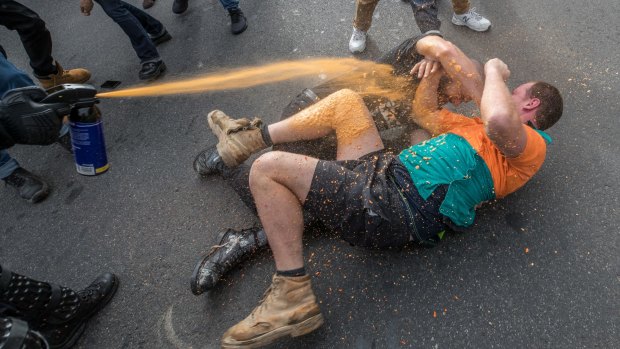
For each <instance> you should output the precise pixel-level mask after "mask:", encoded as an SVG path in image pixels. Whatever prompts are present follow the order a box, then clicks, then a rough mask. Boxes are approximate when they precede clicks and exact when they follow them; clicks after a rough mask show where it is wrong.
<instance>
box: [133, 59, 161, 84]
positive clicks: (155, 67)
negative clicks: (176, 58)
mask: <svg viewBox="0 0 620 349" xmlns="http://www.w3.org/2000/svg"><path fill="white" fill-rule="evenodd" d="M165 71H166V64H164V61H157V62H147V63H144V64H142V69H140V74H139V76H140V80H148V81H152V80H155V79H157V78H158V77H160V76H161V74H163V73H164V72H165Z"/></svg>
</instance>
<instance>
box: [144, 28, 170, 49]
mask: <svg viewBox="0 0 620 349" xmlns="http://www.w3.org/2000/svg"><path fill="white" fill-rule="evenodd" d="M149 37H150V38H151V41H152V42H153V44H154V45H155V46H159V44H163V43H164V42H166V41H169V40H170V39H172V35H170V33H168V31H167V30H166V28H164V29H163V30H162V31H161V32H160V33H159V34H154V35H151V34H149Z"/></svg>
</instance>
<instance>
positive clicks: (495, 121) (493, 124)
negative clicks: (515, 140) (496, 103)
mask: <svg viewBox="0 0 620 349" xmlns="http://www.w3.org/2000/svg"><path fill="white" fill-rule="evenodd" d="M510 121H511V115H510V114H509V113H494V114H491V115H488V116H487V117H486V118H484V127H485V129H486V133H487V134H488V135H489V137H490V138H491V139H496V138H497V137H498V136H499V135H505V134H506V133H507V132H509V131H510V129H511V128H512V124H513V123H512V122H510Z"/></svg>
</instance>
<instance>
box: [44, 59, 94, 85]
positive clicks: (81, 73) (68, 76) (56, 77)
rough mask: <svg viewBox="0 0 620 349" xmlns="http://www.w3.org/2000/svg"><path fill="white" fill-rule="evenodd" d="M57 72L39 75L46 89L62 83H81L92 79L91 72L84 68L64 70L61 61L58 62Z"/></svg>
mask: <svg viewBox="0 0 620 349" xmlns="http://www.w3.org/2000/svg"><path fill="white" fill-rule="evenodd" d="M56 69H58V72H57V73H56V74H50V75H46V76H38V75H37V79H39V83H40V84H41V87H43V88H44V89H48V88H50V87H54V86H57V85H62V84H81V83H84V82H86V81H88V79H90V72H89V71H88V70H86V69H83V68H76V69H69V70H64V69H62V66H61V65H60V63H58V62H56Z"/></svg>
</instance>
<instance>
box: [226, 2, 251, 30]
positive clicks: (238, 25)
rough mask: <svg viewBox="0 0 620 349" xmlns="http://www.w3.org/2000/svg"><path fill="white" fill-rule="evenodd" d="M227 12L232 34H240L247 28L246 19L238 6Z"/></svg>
mask: <svg viewBox="0 0 620 349" xmlns="http://www.w3.org/2000/svg"><path fill="white" fill-rule="evenodd" d="M228 14H229V15H230V31H231V32H232V33H233V34H235V35H238V34H241V33H243V32H244V31H245V30H246V29H247V28H248V21H247V20H246V19H245V16H244V15H243V11H241V9H240V8H236V9H232V10H228Z"/></svg>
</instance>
